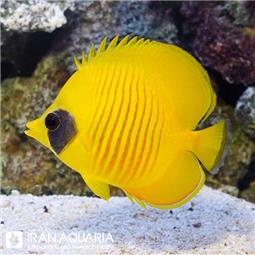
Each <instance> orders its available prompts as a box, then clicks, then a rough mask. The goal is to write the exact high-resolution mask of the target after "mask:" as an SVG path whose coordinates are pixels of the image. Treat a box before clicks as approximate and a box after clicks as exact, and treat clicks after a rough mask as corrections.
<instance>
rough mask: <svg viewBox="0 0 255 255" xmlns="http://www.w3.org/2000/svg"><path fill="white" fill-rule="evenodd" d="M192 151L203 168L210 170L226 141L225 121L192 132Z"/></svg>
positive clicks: (218, 157)
mask: <svg viewBox="0 0 255 255" xmlns="http://www.w3.org/2000/svg"><path fill="white" fill-rule="evenodd" d="M193 134H194V141H193V146H192V151H193V152H194V154H195V155H196V156H197V158H198V159H199V160H200V161H201V162H202V164H203V165H204V166H205V168H206V169H207V170H209V171H211V170H212V169H213V168H214V167H215V165H216V164H217V162H218V161H219V159H220V158H221V156H222V154H223V151H224V147H225V143H226V123H225V122H224V121H220V122H218V123H217V124H215V125H213V126H211V127H208V128H205V129H202V130H197V131H194V132H193Z"/></svg>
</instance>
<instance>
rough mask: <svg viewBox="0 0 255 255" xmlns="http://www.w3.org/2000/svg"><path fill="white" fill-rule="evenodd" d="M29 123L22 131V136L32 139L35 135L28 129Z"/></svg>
mask: <svg viewBox="0 0 255 255" xmlns="http://www.w3.org/2000/svg"><path fill="white" fill-rule="evenodd" d="M29 126H30V125H29V122H28V123H27V124H26V128H27V129H26V130H24V134H25V135H27V136H30V137H34V136H35V133H34V132H33V130H31V128H30V127H29Z"/></svg>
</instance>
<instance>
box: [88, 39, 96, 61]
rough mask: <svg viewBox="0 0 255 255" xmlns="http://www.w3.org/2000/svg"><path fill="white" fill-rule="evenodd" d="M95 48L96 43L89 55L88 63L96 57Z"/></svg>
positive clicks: (92, 45)
mask: <svg viewBox="0 0 255 255" xmlns="http://www.w3.org/2000/svg"><path fill="white" fill-rule="evenodd" d="M94 48H95V46H94V43H92V44H91V47H90V49H89V53H88V61H91V59H93V58H94V56H95V51H94Z"/></svg>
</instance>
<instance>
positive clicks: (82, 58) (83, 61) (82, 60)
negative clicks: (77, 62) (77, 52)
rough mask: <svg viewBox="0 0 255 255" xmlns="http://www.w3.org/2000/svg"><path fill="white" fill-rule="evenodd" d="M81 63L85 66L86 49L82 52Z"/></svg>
mask: <svg viewBox="0 0 255 255" xmlns="http://www.w3.org/2000/svg"><path fill="white" fill-rule="evenodd" d="M81 64H82V65H83V66H84V65H85V64H86V57H85V53H84V51H82V53H81Z"/></svg>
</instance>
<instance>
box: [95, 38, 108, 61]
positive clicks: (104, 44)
mask: <svg viewBox="0 0 255 255" xmlns="http://www.w3.org/2000/svg"><path fill="white" fill-rule="evenodd" d="M106 42H107V36H106V37H105V38H104V39H103V40H102V42H101V43H100V45H99V47H98V50H97V53H96V57H97V56H98V55H100V53H102V52H104V51H105V47H106Z"/></svg>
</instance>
